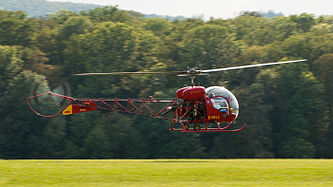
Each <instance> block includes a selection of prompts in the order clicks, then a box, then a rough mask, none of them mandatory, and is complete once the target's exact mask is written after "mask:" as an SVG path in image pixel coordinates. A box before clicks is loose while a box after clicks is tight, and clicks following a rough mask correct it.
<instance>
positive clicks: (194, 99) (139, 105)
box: [26, 59, 306, 132]
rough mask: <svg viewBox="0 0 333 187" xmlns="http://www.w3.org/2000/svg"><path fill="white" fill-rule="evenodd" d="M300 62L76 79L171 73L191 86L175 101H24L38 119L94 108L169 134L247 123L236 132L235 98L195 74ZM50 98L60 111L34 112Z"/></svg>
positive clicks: (65, 98)
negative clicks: (161, 125)
mask: <svg viewBox="0 0 333 187" xmlns="http://www.w3.org/2000/svg"><path fill="white" fill-rule="evenodd" d="M304 61H306V60H305V59H302V60H293V61H283V62H271V63H264V64H252V65H244V66H236V67H226V68H218V69H208V70H201V69H196V68H190V69H188V70H186V71H171V72H112V73H82V74H74V75H76V76H92V75H146V74H171V75H177V76H188V77H189V78H190V79H191V86H187V87H183V88H180V89H178V90H177V92H176V95H177V98H174V99H153V98H152V97H151V96H150V97H149V99H118V98H113V99H103V98H100V99H77V98H72V97H69V96H65V95H61V94H57V93H53V92H51V91H49V92H45V93H42V94H38V95H34V96H31V97H28V98H27V100H26V102H27V104H28V106H29V108H30V109H31V110H32V111H33V112H34V113H36V114H37V115H39V116H42V117H55V116H57V115H58V114H60V113H62V114H63V115H70V114H76V113H82V112H89V111H94V110H97V109H100V110H106V111H117V112H124V113H131V114H141V115H145V116H151V117H153V118H157V119H165V120H169V121H171V128H170V131H181V132H238V131H241V130H242V129H244V128H245V126H246V124H244V125H243V126H242V127H240V128H238V129H229V128H230V127H231V126H232V124H233V123H234V122H235V120H236V118H237V116H238V114H239V104H238V101H237V99H236V97H235V96H234V95H233V94H232V93H231V92H230V91H229V90H228V89H226V88H224V87H220V86H211V87H208V88H205V87H203V86H195V85H194V79H195V77H196V76H197V75H206V74H208V73H213V72H220V71H227V70H235V69H245V68H252V67H261V66H270V65H277V64H287V63H295V62H304ZM43 96H51V97H52V98H53V99H54V98H56V100H58V101H59V100H61V102H60V103H61V105H60V106H61V108H60V109H59V110H58V111H57V112H56V113H54V114H52V115H43V114H41V113H39V112H37V110H35V109H34V107H33V105H36V103H38V101H39V100H40V99H39V98H41V97H43Z"/></svg>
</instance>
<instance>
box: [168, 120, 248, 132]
mask: <svg viewBox="0 0 333 187" xmlns="http://www.w3.org/2000/svg"><path fill="white" fill-rule="evenodd" d="M174 122H175V121H172V122H171V128H170V131H181V132H189V133H193V132H239V131H241V130H243V129H244V128H245V126H246V123H244V124H243V126H242V127H241V128H238V129H229V128H230V126H231V125H232V124H233V121H232V122H230V123H229V124H228V125H226V126H224V127H221V126H220V123H216V126H217V127H215V128H212V127H208V126H207V123H206V124H205V127H204V128H198V125H195V126H194V127H193V128H189V126H188V124H184V123H180V125H181V128H174ZM199 127H200V126H199Z"/></svg>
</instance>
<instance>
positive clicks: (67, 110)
mask: <svg viewBox="0 0 333 187" xmlns="http://www.w3.org/2000/svg"><path fill="white" fill-rule="evenodd" d="M62 114H63V115H70V114H73V106H72V105H68V107H67V108H66V109H65V110H63V111H62Z"/></svg>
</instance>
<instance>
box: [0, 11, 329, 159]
mask: <svg viewBox="0 0 333 187" xmlns="http://www.w3.org/2000/svg"><path fill="white" fill-rule="evenodd" d="M332 43H333V17H319V18H315V17H314V16H312V15H309V14H305V13H304V14H301V15H292V16H289V17H282V16H280V17H275V18H265V17H261V16H260V14H257V13H246V14H243V15H241V16H238V17H236V18H234V19H228V20H222V19H211V20H209V21H207V22H204V21H202V20H200V19H193V18H192V19H185V20H174V21H172V22H170V21H168V20H166V19H161V18H142V16H141V15H136V14H133V12H126V11H121V10H118V9H117V8H116V7H103V8H96V9H93V10H89V11H87V12H81V13H79V14H78V13H74V12H71V11H61V12H58V13H56V14H52V15H49V16H48V17H42V18H28V17H27V16H26V15H25V13H24V12H20V11H16V12H10V11H0V102H1V106H2V107H1V108H0V157H2V158H270V157H279V158H321V157H326V158H332V157H333V152H332V151H333V146H332V144H331V142H332V137H333V124H332V121H333V120H332V118H333V102H332V99H331V98H332V89H333V88H332V81H333V80H332V76H331V73H332V71H333V45H332ZM303 58H306V59H308V62H307V63H302V64H289V65H281V66H275V67H270V68H256V69H248V70H235V71H228V72H223V73H215V74H212V75H209V76H201V77H198V79H197V83H200V84H201V85H203V86H205V87H208V86H213V85H217V86H226V87H227V88H229V89H230V90H232V91H233V92H234V94H235V95H236V97H237V98H238V99H239V102H240V110H241V111H240V116H239V119H238V121H239V122H238V124H241V122H242V121H246V122H247V124H248V127H247V128H246V129H245V130H243V131H242V132H239V133H224V134H221V133H209V134H183V133H174V132H169V131H168V129H169V122H168V121H163V120H157V119H151V118H149V117H144V116H132V115H128V114H119V113H112V112H111V113H106V112H99V111H94V112H89V113H82V114H77V115H73V116H66V117H57V118H53V119H48V118H40V117H38V116H36V115H35V114H33V113H32V112H31V111H30V110H29V109H28V107H27V106H26V104H25V102H24V101H25V98H26V97H28V96H30V95H31V89H32V88H33V87H34V86H36V85H39V87H40V88H41V89H42V90H48V89H49V88H50V89H54V88H56V87H57V86H58V85H59V84H60V83H62V82H68V83H70V85H71V88H72V95H73V96H75V97H79V98H80V97H93V98H98V97H104V98H110V97H111V98H112V97H123V98H142V97H148V96H150V95H151V96H153V97H162V98H170V97H175V91H176V90H177V89H178V88H180V87H182V86H184V85H187V84H188V80H187V79H183V78H181V77H174V76H114V77H73V76H72V74H73V73H83V72H112V71H142V70H147V71H165V70H184V69H186V68H187V67H188V66H190V67H194V66H198V67H199V68H214V67H227V66H234V65H245V64H251V63H257V62H272V61H279V60H289V59H303ZM226 81H227V82H226Z"/></svg>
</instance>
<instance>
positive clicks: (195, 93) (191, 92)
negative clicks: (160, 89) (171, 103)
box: [177, 86, 206, 100]
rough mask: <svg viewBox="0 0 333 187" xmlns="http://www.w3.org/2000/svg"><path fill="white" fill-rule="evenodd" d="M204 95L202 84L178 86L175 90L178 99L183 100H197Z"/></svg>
mask: <svg viewBox="0 0 333 187" xmlns="http://www.w3.org/2000/svg"><path fill="white" fill-rule="evenodd" d="M205 96H206V90H205V87H202V86H194V87H191V86H188V87H184V88H180V89H179V90H177V97H178V99H184V100H199V99H203V98H204V97H205Z"/></svg>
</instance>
